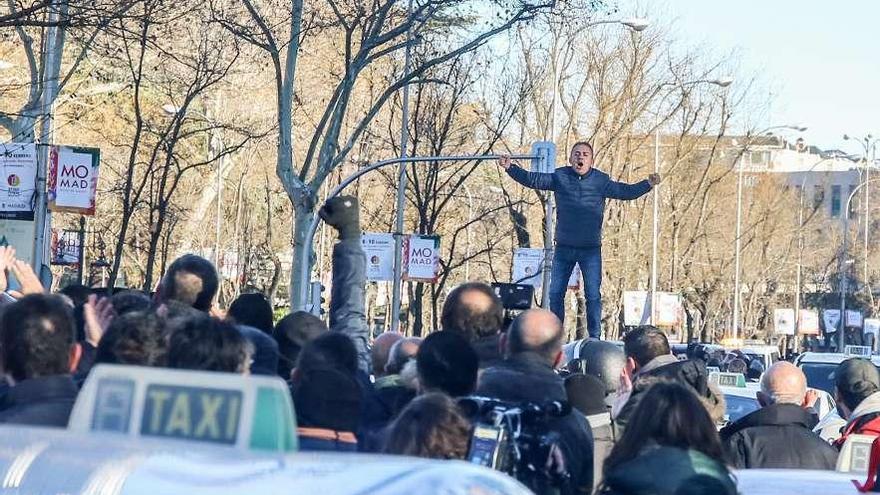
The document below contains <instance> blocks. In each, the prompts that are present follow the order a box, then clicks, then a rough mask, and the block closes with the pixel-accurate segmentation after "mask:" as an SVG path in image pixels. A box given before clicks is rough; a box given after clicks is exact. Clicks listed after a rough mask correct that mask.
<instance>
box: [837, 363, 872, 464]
mask: <svg viewBox="0 0 880 495" xmlns="http://www.w3.org/2000/svg"><path fill="white" fill-rule="evenodd" d="M834 399H835V400H836V401H837V411H838V412H839V413H840V417H842V418H843V419H845V420H846V425H845V426H844V427H843V430H842V431H841V437H840V438H838V439H837V440H836V441H835V442H834V446H835V447H837V448H840V447H842V446H843V444H844V443H845V442H846V439H847V437H849V436H850V435H870V436H874V437H877V436H880V372H878V371H877V368H875V367H874V365H873V364H872V363H871V361H868V360H867V359H861V358H851V359H847V360H846V361H844V362H842V363H840V365H839V366H838V367H837V370H836V371H835V372H834Z"/></svg>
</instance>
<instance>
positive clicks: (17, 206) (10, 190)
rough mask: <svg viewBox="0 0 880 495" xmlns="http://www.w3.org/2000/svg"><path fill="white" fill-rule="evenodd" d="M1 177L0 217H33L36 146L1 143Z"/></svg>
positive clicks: (18, 218) (30, 218)
mask: <svg viewBox="0 0 880 495" xmlns="http://www.w3.org/2000/svg"><path fill="white" fill-rule="evenodd" d="M0 181H2V182H0V218H4V219H11V220H33V219H34V193H35V192H36V183H37V149H36V146H34V145H33V144H32V143H10V144H0ZM31 242H33V240H32V241H31Z"/></svg>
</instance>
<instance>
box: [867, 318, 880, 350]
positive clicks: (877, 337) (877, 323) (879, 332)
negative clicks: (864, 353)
mask: <svg viewBox="0 0 880 495" xmlns="http://www.w3.org/2000/svg"><path fill="white" fill-rule="evenodd" d="M863 323H864V324H865V327H864V328H865V335H873V336H874V340H873V342H872V344H873V347H875V348H876V347H877V343H880V319H877V318H865V321H864V322H863Z"/></svg>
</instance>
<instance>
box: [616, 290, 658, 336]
mask: <svg viewBox="0 0 880 495" xmlns="http://www.w3.org/2000/svg"><path fill="white" fill-rule="evenodd" d="M649 323H651V305H650V303H649V302H648V291H646V290H627V291H624V292H623V324H624V325H626V326H628V327H634V326H639V325H647V324H649Z"/></svg>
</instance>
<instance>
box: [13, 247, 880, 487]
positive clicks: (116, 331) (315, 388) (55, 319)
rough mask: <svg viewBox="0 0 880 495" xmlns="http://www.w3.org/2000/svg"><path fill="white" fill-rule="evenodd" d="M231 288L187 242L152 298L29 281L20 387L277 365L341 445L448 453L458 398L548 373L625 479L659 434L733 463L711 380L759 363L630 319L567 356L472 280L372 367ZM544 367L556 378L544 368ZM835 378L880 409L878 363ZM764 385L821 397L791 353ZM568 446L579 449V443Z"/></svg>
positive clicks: (452, 451)
mask: <svg viewBox="0 0 880 495" xmlns="http://www.w3.org/2000/svg"><path fill="white" fill-rule="evenodd" d="M218 288H219V279H218V276H217V272H216V270H215V268H214V267H213V266H212V264H211V263H210V262H208V261H207V260H205V259H203V258H200V257H198V256H194V255H186V256H183V257H181V258H179V259H177V260H175V261H174V262H173V263H172V264H171V265H170V267H169V268H168V271H167V272H166V273H165V274H164V276H163V277H162V280H161V283H160V285H159V288H158V290H157V292H156V294H154V295H152V296H150V295H147V294H145V293H142V292H139V291H133V290H125V291H121V292H118V293H116V294H113V295H112V297H109V298H106V299H103V300H99V299H98V298H97V297H95V295H94V294H92V292H91V291H90V290H83V288H82V287H79V286H72V287H69V288H66V289H65V290H62V291H61V292H60V294H59V295H49V294H32V295H26V296H24V297H22V298H20V299H19V300H17V301H16V302H14V303H7V304H5V305H3V306H2V308H0V365H2V370H3V372H4V373H5V375H7V376H8V377H9V379H10V381H11V383H12V385H13V386H14V385H15V384H17V383H23V382H26V381H28V380H38V379H41V378H45V377H53V376H67V375H70V376H71V377H73V378H75V379H76V380H77V382H78V383H81V382H82V380H83V379H85V377H86V376H87V375H88V372H89V369H90V368H91V367H92V366H94V365H97V364H118V365H135V366H149V367H167V368H175V369H181V370H200V371H211V372H224V373H237V374H244V375H247V374H251V373H253V374H266V375H276V376H278V377H280V378H281V379H283V380H285V381H287V382H288V383H289V385H290V389H291V395H292V399H293V404H294V410H295V412H296V416H297V418H296V419H297V423H298V425H299V426H300V428H301V429H303V431H304V432H308V431H312V430H315V431H317V430H322V431H323V430H329V431H332V432H335V434H336V437H335V438H333V439H332V440H331V443H333V442H336V443H337V444H338V443H339V442H345V441H348V440H345V439H346V438H355V440H353V442H354V443H353V444H352V446H351V448H352V449H354V448H358V449H360V450H368V451H376V452H385V453H390V454H399V455H411V456H419V457H426V458H433V459H465V458H466V457H467V453H468V448H469V445H470V439H471V435H472V432H473V427H474V421H475V418H473V417H470V416H468V415H467V414H466V413H465V411H464V410H463V409H462V408H461V407H460V406H459V402H458V401H459V400H460V399H462V398H465V397H469V396H473V395H475V394H477V395H480V394H490V395H491V394H492V393H494V392H496V391H498V390H500V388H498V387H501V388H503V387H505V386H506V387H510V388H514V389H516V388H517V387H519V388H521V389H523V390H514V392H513V393H512V397H519V395H518V394H519V393H520V392H522V393H524V394H525V395H528V392H533V391H534V390H530V389H537V388H541V387H543V386H544V385H546V384H548V383H549V384H550V385H551V386H552V387H557V386H558V387H559V390H560V391H561V392H560V393H561V394H562V395H561V396H560V397H562V398H563V400H564V401H566V402H568V403H569V404H570V405H571V406H572V408H573V412H572V413H570V414H576V415H578V417H579V418H582V419H587V420H588V421H587V422H584V421H581V422H580V423H577V422H576V424H577V425H578V426H576V428H580V429H582V430H583V431H585V432H590V431H591V427H590V426H586V425H587V424H593V427H592V432H593V433H588V434H589V435H593V436H594V437H595V439H596V442H597V444H598V442H599V441H600V438H605V437H604V436H603V434H602V433H601V428H602V427H601V426H598V425H603V424H611V425H616V427H615V428H614V431H616V433H615V434H612V435H610V436H609V438H611V443H610V445H609V448H608V449H607V451H606V452H605V455H606V456H607V458H604V457H603V459H602V461H603V462H601V463H599V464H598V465H597V467H596V470H597V472H596V473H595V478H596V483H595V486H597V487H598V489H599V490H600V491H601V490H606V491H609V490H610V491H613V489H612V488H613V485H614V483H617V482H620V479H621V478H620V476H621V474H620V473H622V472H628V471H629V470H632V469H633V466H635V465H637V464H638V463H639V462H642V461H641V459H643V456H645V455H648V454H646V452H647V451H646V449H647V448H648V447H649V446H654V447H657V448H663V449H672V450H670V451H669V452H685V453H693V452H696V453H698V454H699V455H700V456H704V457H705V458H706V459H709V460H711V461H712V462H715V463H716V464H717V469H718V472H720V473H724V472H726V471H725V470H726V469H727V468H726V467H725V466H729V465H730V464H731V463H732V461H730V457H729V455H730V450H729V445H728V443H727V442H729V439H728V437H727V436H725V435H726V434H725V430H722V433H721V435H719V432H718V425H719V420H720V419H721V418H720V417H719V416H718V414H717V406H718V400H719V396H720V393H719V391H718V390H717V387H715V386H714V385H713V384H712V383H710V381H709V379H708V372H707V361H713V360H714V362H710V363H708V364H710V365H719V368H722V369H724V370H726V371H728V372H732V373H743V374H747V373H748V371H749V370H750V369H751V364H750V363H749V362H747V361H746V360H747V359H748V357H747V356H745V355H743V354H742V353H737V354H732V355H728V356H712V355H709V354H707V355H702V354H691V353H689V356H688V357H689V359H685V360H679V359H676V358H675V357H674V356H673V354H672V347H671V346H670V343H669V340H668V338H667V336H666V334H665V333H664V332H663V331H661V330H659V329H657V328H655V327H652V326H642V327H637V328H634V329H630V330H629V331H628V332H626V333H625V335H624V336H623V338H622V346H618V345H616V344H614V343H610V342H603V341H586V342H584V343H583V345H581V346H580V347H579V348H578V355H577V356H575V358H576V359H574V360H572V361H571V362H569V363H565V362H563V356H564V354H563V344H564V338H565V333H564V330H563V325H562V323H561V322H560V321H559V319H558V318H557V317H556V316H555V315H554V314H553V313H551V312H549V311H545V310H541V309H533V310H527V311H524V312H522V313H520V314H519V315H518V316H516V318H514V319H512V321H511V322H510V324H509V325H507V326H506V325H505V311H504V309H503V307H502V304H501V301H500V299H499V298H498V296H497V295H496V294H495V292H494V291H493V289H492V288H491V287H489V286H487V285H485V284H481V283H466V284H463V285H460V286H458V287H456V288H455V289H454V290H452V291H451V292H450V293H449V295H448V297H447V299H446V301H445V304H444V306H443V309H442V313H441V315H440V323H441V328H440V329H439V330H440V331H436V332H432V333H430V334H428V335H427V336H425V337H424V338H421V337H412V336H406V335H403V334H400V333H395V332H385V333H381V334H378V335H376V336H375V337H374V338H373V339H372V342H371V348H370V350H369V353H370V355H369V362H370V367H371V369H370V370H365V369H363V367H362V364H361V363H362V362H363V361H361V359H360V358H361V356H359V349H358V347H357V346H356V344H355V341H354V340H353V339H352V338H351V337H350V336H348V335H346V334H345V333H342V332H339V331H333V330H332V329H328V327H327V325H326V324H325V323H324V321H322V319H320V318H318V317H316V316H314V315H313V314H310V313H307V312H294V313H291V314H287V315H286V316H284V317H283V318H281V319H279V320H278V321H277V322H276V321H275V318H274V308H273V305H272V303H271V302H270V301H269V300H268V299H267V298H266V297H264V296H263V295H262V294H243V295H241V296H239V297H238V298H237V299H235V300H234V301H233V302H232V303H231V305H230V306H229V310H228V312H226V314H225V315H224V316H222V317H221V316H218V314H217V313H216V311H215V309H214V307H213V304H214V300H215V296H216V294H217V291H218ZM487 349H492V350H493V351H492V352H495V353H497V356H492V355H490V354H491V353H488V352H487ZM498 360H500V362H503V363H513V364H509V365H501V366H500V368H504V366H508V370H507V372H506V373H508V374H504V373H500V374H499V373H496V372H495V371H494V370H496V368H495V366H494V365H489V364H487V363H489V362H492V363H497V362H499V361H498ZM722 363H723V364H722ZM535 367H537V368H535ZM536 369H537V370H542V371H541V372H542V373H548V375H546V376H544V378H542V379H544V380H550V381H549V382H548V381H544V382H538V381H530V377H529V376H528V374H529V373H532V371H531V370H536ZM762 371H763V370H762ZM514 372H516V373H519V374H516V373H514ZM557 373H558V374H557ZM511 377H517V378H516V379H515V380H511V379H510V378H511ZM548 377H549V378H548ZM493 379H494V380H496V382H495V383H494V384H493V382H492V380H493ZM521 379H522V380H523V381H522V382H521V383H510V382H512V381H514V382H515V381H517V380H521ZM555 380H558V381H555ZM834 380H835V398H836V399H837V401H838V409H839V410H840V413H841V416H842V417H843V418H844V419H849V418H851V417H852V415H853V414H854V411H857V410H860V408H862V409H864V408H865V404H866V403H868V402H870V401H872V400H876V401H877V402H878V410H880V398H878V396H876V395H875V394H878V392H880V374H878V371H877V368H875V367H874V366H873V365H872V364H871V363H870V362H869V361H866V360H859V359H851V360H847V361H845V362H844V363H843V364H841V365H840V366H839V367H838V369H837V370H836V372H835V378H834ZM538 383H541V386H540V387H539V386H536V384H538ZM552 387H551V388H552ZM759 387H760V391H758V392H757V400H758V402H759V404H760V406H761V407H762V408H774V407H793V408H796V409H797V410H801V409H802V408H808V407H810V405H811V395H810V393H808V388H807V381H806V377H805V375H804V373H803V372H802V371H801V370H800V369H799V368H798V367H796V366H794V365H792V364H790V363H787V362H779V363H776V364H774V365H773V366H771V367H769V369H767V370H766V371H765V372H763V373H762V374H761V375H760V380H759ZM554 390H555V389H554ZM525 395H524V396H525ZM722 408H723V402H722ZM805 410H808V409H805ZM597 418H608V421H607V422H606V423H602V422H601V421H597ZM560 424H561V423H560ZM569 426H570V425H569ZM560 431H563V432H564V431H565V430H560ZM343 434H344V435H347V436H344V435H343ZM878 435H880V426H878ZM590 438H593V437H590ZM589 441H591V442H592V441H593V440H589ZM357 443H359V444H360V445H359V446H356V447H355V446H354V444H357ZM591 448H592V447H591ZM676 449H677V450H676ZM597 452H599V450H597ZM563 455H564V456H571V455H573V454H571V452H570V449H569V450H568V451H565V453H564V454H563ZM596 455H597V456H598V455H599V454H596ZM634 463H636V464H634ZM570 464H571V463H570ZM600 478H601V479H604V481H603V482H602V484H601V485H600V484H599V482H598V480H599V479H600ZM591 481H592V480H591ZM704 482H706V483H708V484H707V486H710V487H712V488H713V489H715V490H716V491H715V492H714V493H728V492H729V490H728V489H729V486H728V485H727V484H726V483H727V482H726V481H724V479H723V476H722V478H712V479H709V480H708V481H707V480H705V479H703V480H702V481H700V483H696V482H695V483H694V484H692V485H691V486H702V485H701V483H704ZM719 483H720V485H719ZM719 486H720V488H719ZM695 493H700V492H699V491H698V492H695Z"/></svg>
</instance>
